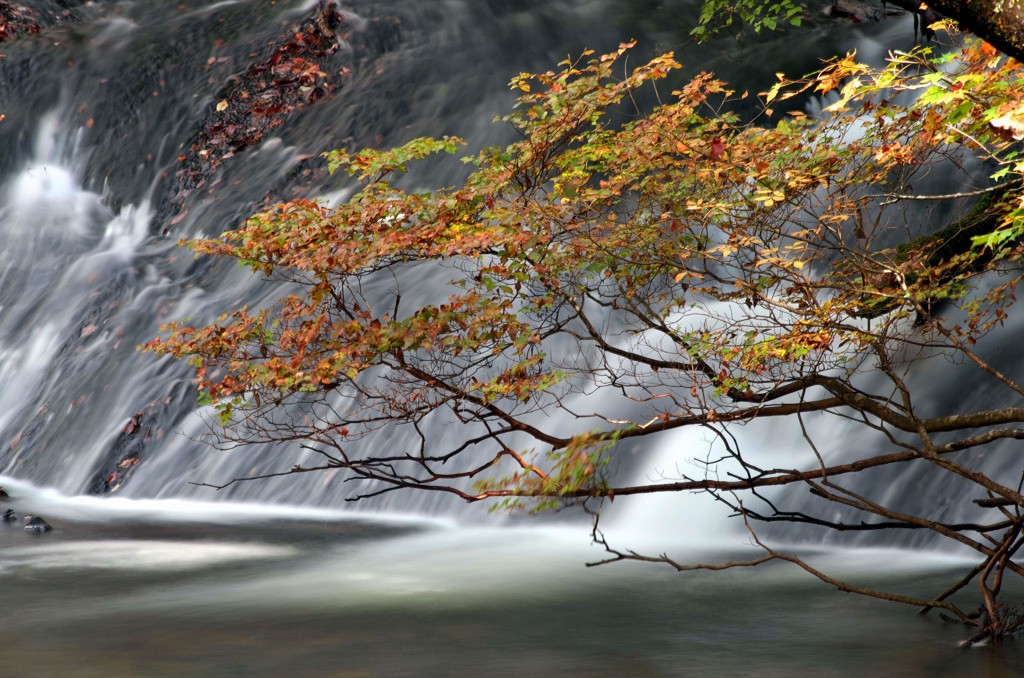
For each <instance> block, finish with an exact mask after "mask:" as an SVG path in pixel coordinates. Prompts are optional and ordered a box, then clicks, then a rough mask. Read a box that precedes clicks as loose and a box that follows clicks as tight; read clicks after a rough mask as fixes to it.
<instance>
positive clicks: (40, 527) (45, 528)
mask: <svg viewBox="0 0 1024 678" xmlns="http://www.w3.org/2000/svg"><path fill="white" fill-rule="evenodd" d="M52 529H53V527H52V526H51V525H50V523H48V522H46V521H45V520H43V519H42V518H40V517H39V516H25V530H26V531H28V532H40V533H41V532H49V531H50V530H52Z"/></svg>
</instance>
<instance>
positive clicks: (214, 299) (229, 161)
mask: <svg viewBox="0 0 1024 678" xmlns="http://www.w3.org/2000/svg"><path fill="white" fill-rule="evenodd" d="M29 4H30V5H31V3H29ZM72 4H75V3H72ZM197 4H200V5H202V3H193V4H192V5H189V6H187V7H186V6H185V5H180V3H174V2H150V3H123V4H107V3H88V4H76V5H75V6H74V7H72V9H71V10H69V11H70V14H69V15H67V16H64V17H63V18H60V19H59V20H52V21H50V22H49V23H47V24H46V25H45V26H44V30H43V31H42V32H41V33H38V34H30V35H26V36H22V37H20V38H18V39H17V40H12V41H10V42H8V43H6V44H5V45H4V46H3V51H4V53H5V55H6V56H5V57H4V58H3V59H0V113H2V114H3V119H2V120H0V147H3V148H5V149H6V151H5V152H4V153H3V154H0V196H2V201H0V232H2V233H3V236H4V248H3V250H2V251H0V283H2V284H0V382H2V384H3V390H2V391H0V474H2V475H3V476H5V477H8V478H13V479H17V480H18V481H19V482H27V483H31V484H34V485H39V486H46V487H52V488H55V489H56V490H58V491H59V492H60V493H63V494H65V495H78V494H89V493H97V494H114V495H116V496H123V497H131V498H137V499H156V498H193V499H199V500H215V499H216V500H224V499H228V500H231V501H238V502H263V503H288V504H308V505H312V506H321V507H337V506H340V505H342V503H343V499H344V498H345V496H347V495H348V494H350V493H351V490H350V489H349V488H347V487H346V486H345V485H344V484H343V483H340V482H338V480H339V479H338V478H336V477H333V476H331V475H330V474H305V475H303V476H301V477H290V478H285V479H279V480H276V481H269V482H254V483H241V484H237V485H234V486H232V487H231V488H228V489H227V490H224V491H222V492H220V493H214V492H213V491H212V490H210V489H208V488H202V487H197V486H196V485H193V484H191V483H193V482H210V483H223V482H226V481H227V480H230V479H231V478H234V477H244V476H247V475H254V474H261V473H267V472H272V471H278V470H282V469H286V468H288V467H290V466H291V465H292V464H295V463H303V462H304V461H308V460H309V459H310V457H309V456H308V453H302V452H300V451H299V450H296V449H286V448H281V447H276V448H259V447H252V448H245V449H236V450H231V451H214V450H212V449H211V448H210V447H208V446H207V445H206V444H205V443H204V442H203V437H204V433H205V431H206V428H207V424H206V423H205V420H204V417H203V415H204V412H203V410H202V409H201V408H199V407H198V406H197V404H196V392H195V388H194V386H193V385H192V384H191V381H190V378H191V371H190V368H189V367H188V366H187V365H184V364H176V363H173V362H171V361H167V360H163V361H158V360H154V359H153V357H152V356H151V355H149V354H140V353H138V352H136V350H135V347H136V346H137V345H139V344H142V343H145V342H146V341H149V340H151V339H152V338H153V337H154V336H155V334H156V332H157V328H158V327H159V326H160V325H161V324H162V323H164V322H168V321H171V320H177V319H181V318H190V319H191V322H192V323H195V324H199V323H203V322H208V321H211V320H213V319H214V318H216V317H217V316H219V315H220V314H222V313H224V312H225V311H228V310H230V309H232V308H237V307H239V306H242V305H248V306H250V307H256V308H258V307H265V306H269V305H271V304H273V303H274V301H275V300H276V299H278V298H279V297H281V296H283V295H284V291H283V290H282V289H281V288H279V287H277V286H275V285H274V284H271V283H269V282H267V281H263V280H260V279H259V278H256V277H252V276H250V275H248V273H246V272H245V271H239V270H238V268H237V267H236V266H235V265H234V264H233V263H232V262H215V261H209V260H199V261H196V260H194V259H193V257H192V256H191V254H189V253H188V252H187V251H185V250H183V249H181V248H179V247H178V246H177V245H176V242H175V241H176V240H177V239H178V238H183V237H184V238H187V237H192V236H197V235H207V236H209V235H216V234H218V233H220V232H222V231H224V230H227V229H230V228H231V227H232V226H233V225H235V224H238V223H239V222H240V221H241V220H242V219H244V218H245V217H246V216H247V215H249V214H251V213H252V212H253V211H255V210H257V209H258V208H259V207H260V206H261V205H263V204H266V203H267V202H268V201H271V202H272V201H276V200H286V199H289V198H292V197H300V196H301V197H308V198H314V199H329V198H331V197H332V196H335V197H337V196H343V195H346V194H347V193H346V192H347V191H349V190H350V189H351V187H350V186H348V185H347V184H345V180H344V179H342V178H340V177H328V176H326V173H325V172H323V168H322V166H321V165H320V164H318V163H317V162H316V157H317V155H318V154H319V153H321V152H324V151H327V150H330V149H331V148H334V147H338V146H341V145H344V144H346V143H352V144H354V145H368V146H381V145H391V144H397V143H401V142H402V141H405V140H407V139H409V138H411V137H414V136H419V135H423V134H430V135H441V134H454V135H458V136H462V137H464V138H466V139H467V141H468V144H469V148H470V150H473V149H476V148H480V147H483V146H485V145H490V144H500V143H506V142H507V141H509V140H510V138H511V136H510V132H509V130H507V129H504V128H502V127H500V126H498V125H495V124H493V123H492V122H491V118H492V117H493V116H494V115H497V114H500V113H502V112H505V111H507V110H508V107H509V105H510V103H511V101H512V95H511V94H510V93H509V92H508V89H507V86H506V83H507V81H508V80H509V78H510V77H511V76H513V75H515V74H516V73H519V72H521V71H529V70H547V69H549V68H552V67H554V65H555V64H556V63H557V62H558V61H560V60H562V59H564V58H565V57H566V56H567V55H569V54H577V53H579V52H580V51H581V50H582V49H583V48H584V47H589V48H593V49H595V50H598V51H601V50H605V51H607V50H610V49H612V48H614V46H615V45H616V44H617V43H618V42H619V41H621V40H623V39H627V38H629V37H638V38H640V39H641V46H640V47H639V48H638V54H637V58H640V57H641V56H644V55H648V54H650V53H652V52H653V51H654V50H655V49H656V48H658V47H661V48H671V47H674V46H675V47H677V48H678V49H677V58H678V59H679V60H680V61H682V62H683V63H684V64H685V65H686V66H687V73H688V74H693V73H696V72H699V71H700V70H705V69H715V70H717V71H718V73H719V75H720V77H722V78H723V79H725V80H727V81H732V82H733V83H734V84H735V85H736V86H737V87H739V88H742V86H744V84H745V83H748V84H749V86H750V87H751V91H756V90H755V89H754V88H756V87H760V86H764V85H765V84H766V83H770V82H771V81H772V79H773V76H772V75H771V74H772V73H774V72H775V71H789V72H791V73H806V72H809V71H811V70H813V69H814V68H815V66H816V64H817V63H818V59H819V58H820V57H823V56H828V55H830V54H831V53H832V52H834V51H836V49H837V46H838V49H839V50H842V49H845V48H847V47H852V46H854V45H868V46H870V45H875V46H876V51H877V50H878V46H880V45H893V46H900V47H907V46H908V43H909V41H910V40H911V39H912V36H911V34H910V31H909V28H908V24H907V23H906V22H902V23H901V22H894V23H892V24H888V25H885V26H881V27H876V28H874V29H872V30H873V31H874V32H873V33H872V34H870V35H868V34H867V33H863V34H862V33H860V32H858V29H853V28H851V27H850V26H849V25H846V24H826V23H822V24H821V25H820V26H818V27H817V28H815V29H813V30H808V31H806V32H802V33H800V36H801V40H804V41H805V49H802V50H793V49H791V44H790V41H791V39H792V38H791V37H787V35H786V34H784V33H782V34H778V35H768V36H764V37H762V38H758V39H756V40H748V41H747V42H744V43H742V44H741V43H736V42H735V41H733V40H732V39H731V38H730V39H728V40H723V41H721V42H716V43H712V44H710V45H708V46H705V47H696V46H693V43H692V41H691V40H690V39H689V37H688V35H687V34H688V31H689V28H691V26H690V25H689V24H686V22H681V21H679V20H678V17H682V16H686V17H695V16H696V10H695V7H696V3H695V2H694V0H678V1H675V2H665V3H662V4H661V5H660V6H659V8H658V9H651V8H647V9H645V10H638V9H635V8H634V6H633V5H632V3H629V2H615V1H612V0H544V1H542V0H520V1H519V2H490V1H488V2H481V1H480V0H444V1H443V2H430V3H424V2H411V1H408V0H392V1H388V2H370V1H369V0H356V1H354V2H351V3H344V8H343V9H344V13H343V16H344V17H346V18H345V20H346V21H347V22H348V23H347V24H346V26H347V29H346V30H347V31H348V32H347V33H346V34H345V37H343V38H341V37H339V38H338V40H339V45H340V47H339V50H338V52H337V53H336V54H335V55H333V56H332V57H331V60H330V61H329V63H330V64H331V66H332V67H334V68H336V69H337V70H338V72H339V73H340V72H341V70H343V69H345V70H346V74H345V75H344V77H341V78H340V79H338V81H337V86H336V89H334V90H331V91H329V92H327V93H326V94H325V95H324V96H323V97H322V98H321V99H319V100H317V101H315V102H313V101H312V99H310V103H309V104H308V105H302V106H299V107H298V108H296V110H294V111H292V112H291V113H290V114H289V115H286V116H284V117H282V118H281V120H280V121H279V123H277V124H274V125H271V126H269V127H268V128H267V129H266V130H264V131H263V132H262V137H261V138H260V139H259V140H258V142H256V143H253V144H251V145H248V146H246V147H244V148H239V149H237V150H236V151H235V152H233V153H232V154H227V155H223V156H219V158H218V162H219V165H218V166H217V168H216V173H215V174H211V175H210V176H208V177H206V179H207V180H208V182H207V183H205V184H204V185H201V186H199V185H194V184H198V183H199V182H196V181H193V183H192V184H186V183H182V182H181V181H178V179H179V177H180V176H182V175H181V174H180V173H181V172H182V171H183V170H182V167H184V166H185V165H184V164H183V163H184V162H185V161H182V158H186V157H189V158H191V157H192V156H191V155H190V154H194V149H193V148H192V145H193V144H195V143H196V140H197V139H199V138H201V134H205V133H207V132H204V129H208V128H209V124H210V120H211V115H212V114H213V113H212V112H213V111H214V110H215V107H216V106H217V105H218V100H219V98H221V99H223V97H225V96H226V95H225V94H224V93H225V92H228V91H229V90H228V89H226V88H229V87H230V86H231V83H233V82H237V81H239V80H240V79H243V78H244V77H245V74H246V73H247V72H248V71H247V69H249V68H250V67H251V66H252V64H256V63H259V62H260V60H263V59H267V58H268V56H269V55H270V54H272V53H273V50H274V45H275V44H278V43H280V42H281V41H282V40H287V39H288V36H289V35H290V32H291V31H293V30H294V27H295V26H296V25H298V24H299V23H301V22H302V21H303V20H304V19H305V18H306V17H307V16H308V15H309V14H310V12H311V11H312V9H313V4H314V3H312V2H309V1H304V2H298V1H293V2H278V3H276V4H275V3H266V2H258V1H256V0H238V1H233V2H214V3H206V4H205V5H202V6H198V7H197V6H195V5H197ZM42 6H43V3H39V4H38V5H37V6H36V8H37V9H38V10H39V11H40V14H42V10H41V9H40V8H41V7H42ZM662 19H664V20H662ZM670 19H671V20H670ZM684 24H685V25H684ZM338 30H340V29H338ZM865 30H867V29H865ZM204 126H206V127H205V128H204ZM208 136H209V135H208ZM464 171H465V170H464V168H463V167H462V166H461V165H460V164H459V163H455V162H452V163H440V164H435V165H431V166H429V167H427V168H425V169H421V170H419V171H416V170H414V172H413V174H411V175H410V176H409V178H408V181H409V182H411V183H414V184H417V185H451V184H455V183H457V182H458V181H459V179H460V178H461V176H463V174H462V173H463V172H464ZM176 181H178V183H175V182H176ZM183 187H185V188H183ZM424 275H427V274H424ZM431 284H433V283H432V281H431V279H430V278H425V279H424V281H423V285H424V286H429V285H431ZM395 435H396V438H395V442H396V444H397V443H399V442H401V439H400V437H397V436H401V435H404V434H402V433H398V432H396V434H395ZM433 435H436V436H453V435H458V433H457V432H453V431H448V430H444V431H434V432H433ZM793 437H794V436H787V437H786V439H788V438H793ZM706 444H707V441H704V440H702V439H699V436H698V439H693V440H691V439H690V438H686V439H684V440H681V439H679V438H670V437H667V436H666V437H665V438H664V439H663V440H662V441H661V442H658V443H657V446H658V448H659V450H660V451H657V450H656V452H657V454H658V455H660V456H659V457H658V458H657V459H655V460H654V462H653V466H652V468H658V469H661V470H664V471H665V472H666V473H671V472H672V467H673V466H674V465H675V464H678V463H680V461H681V460H682V461H683V463H685V460H686V459H689V458H690V457H692V456H702V455H701V454H700V453H696V454H693V450H694V448H695V447H699V446H701V445H706ZM780 445H781V444H780ZM680 450H682V453H683V454H684V456H683V457H680ZM649 453H650V450H647V451H646V452H645V451H644V450H638V451H637V452H636V453H635V454H636V455H637V456H642V455H644V454H649ZM304 454H305V455H306V456H304ZM633 466H635V465H631V464H624V470H623V473H631V472H634V471H633ZM657 501H658V502H661V501H664V500H657ZM669 501H671V500H669ZM439 502H440V503H439ZM453 506H454V504H453V503H451V502H446V501H445V500H438V499H437V498H435V497H424V496H420V495H416V494H413V493H407V494H393V495H390V496H388V497H387V498H384V499H381V500H378V501H375V502H373V503H372V504H368V505H367V506H366V507H365V508H366V509H370V510H379V509H384V510H389V511H402V512H430V511H447V510H452V508H451V507H453ZM646 511H650V512H652V513H655V514H661V515H665V514H667V513H668V510H667V509H665V508H664V507H662V508H658V507H654V508H650V509H645V512H646ZM645 515H648V514H647V513H645ZM623 520H624V521H627V519H626V518H623ZM632 521H639V522H641V523H642V522H649V521H648V520H647V519H646V518H643V517H635V516H634V517H633V518H630V519H629V520H628V521H627V522H632ZM702 534H703V535H704V537H708V538H711V537H712V535H709V534H707V533H706V532H704V533H702Z"/></svg>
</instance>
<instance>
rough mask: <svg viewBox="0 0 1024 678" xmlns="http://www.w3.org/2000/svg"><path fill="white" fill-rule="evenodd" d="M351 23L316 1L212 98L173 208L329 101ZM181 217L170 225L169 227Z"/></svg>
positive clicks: (177, 179) (183, 162) (184, 162)
mask: <svg viewBox="0 0 1024 678" xmlns="http://www.w3.org/2000/svg"><path fill="white" fill-rule="evenodd" d="M354 23H357V22H354V21H353V20H352V17H350V16H348V15H346V14H343V13H342V12H341V11H339V9H338V8H337V7H336V6H335V4H334V3H333V2H327V1H326V0H321V1H320V2H319V3H318V4H317V6H316V9H315V10H314V12H313V15H312V16H311V17H310V18H308V19H307V20H306V21H305V22H304V23H302V24H301V25H300V26H298V27H297V29H295V31H294V33H290V34H289V35H288V37H286V38H285V39H283V40H282V41H281V43H280V44H279V45H278V46H277V49H275V50H274V52H273V54H271V55H270V56H269V57H267V58H266V59H264V60H262V61H258V62H256V63H253V64H251V65H250V66H249V68H248V70H246V71H245V72H244V73H242V74H240V75H238V76H236V77H235V78H234V79H232V80H231V81H230V82H229V83H228V84H227V85H225V86H224V87H223V88H222V89H221V91H220V92H219V93H218V94H217V96H216V102H215V103H214V104H212V107H211V110H209V111H207V113H206V115H205V122H204V124H203V126H202V128H201V129H200V131H199V133H198V134H197V135H196V137H195V138H194V139H193V142H192V143H191V145H190V146H189V147H188V148H187V149H186V150H185V152H184V153H183V154H182V155H181V156H179V158H178V160H179V163H180V165H179V169H178V170H177V172H176V173H175V175H174V182H173V184H174V186H173V188H172V191H173V195H172V197H171V199H170V201H171V203H172V204H173V205H174V206H175V207H179V208H180V207H181V206H182V205H183V204H184V202H185V199H186V198H187V197H188V196H189V194H190V193H192V192H193V191H196V190H199V189H202V188H203V187H204V186H207V185H208V184H209V183H210V180H211V178H212V177H213V175H214V174H215V173H216V172H217V169H218V167H219V166H220V164H221V163H222V162H224V161H225V160H228V159H229V158H231V157H234V156H235V155H236V154H238V153H241V152H242V151H244V150H245V149H247V148H249V147H251V146H254V145H256V144H258V143H259V142H260V141H261V140H262V139H263V136H264V134H266V133H267V132H268V131H269V130H271V129H273V128H274V127H277V126H278V125H280V124H281V123H282V122H283V121H284V119H285V118H286V117H288V116H289V115H291V114H292V113H293V112H294V111H295V110H297V109H299V108H303V107H306V106H311V105H313V104H315V103H317V102H318V101H320V100H322V99H324V98H325V97H328V96H330V95H331V94H332V93H333V92H334V91H335V90H336V89H337V88H338V87H340V86H341V81H342V80H343V79H345V78H346V77H348V75H349V73H350V69H349V68H348V67H345V68H338V64H336V63H334V60H333V59H332V57H333V56H334V55H335V54H336V53H337V52H338V49H339V44H343V43H345V41H346V39H347V38H348V37H349V36H350V34H351V30H352V29H353V27H354V26H353V25H352V24H354ZM184 216H185V212H182V213H181V214H179V215H178V216H177V217H175V218H173V219H171V221H170V225H172V226H173V225H174V224H175V223H177V221H179V220H180V219H181V218H183V217H184Z"/></svg>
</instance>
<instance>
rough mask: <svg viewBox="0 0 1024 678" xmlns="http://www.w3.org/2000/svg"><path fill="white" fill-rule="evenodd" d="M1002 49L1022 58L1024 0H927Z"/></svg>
mask: <svg viewBox="0 0 1024 678" xmlns="http://www.w3.org/2000/svg"><path fill="white" fill-rule="evenodd" d="M928 5H930V6H931V7H933V8H934V9H935V10H936V11H938V12H941V13H942V14H944V15H945V16H948V17H950V18H951V19H955V20H956V21H957V23H959V24H960V26H961V27H962V28H965V29H967V30H969V31H971V32H972V33H974V34H975V35H977V36H978V37H979V38H982V39H984V40H986V41H987V42H989V43H991V44H992V46H993V47H996V48H997V49H999V50H1000V51H1001V52H1003V53H1005V54H1007V55H1009V56H1012V57H1013V58H1015V59H1017V60H1018V61H1024V0H928Z"/></svg>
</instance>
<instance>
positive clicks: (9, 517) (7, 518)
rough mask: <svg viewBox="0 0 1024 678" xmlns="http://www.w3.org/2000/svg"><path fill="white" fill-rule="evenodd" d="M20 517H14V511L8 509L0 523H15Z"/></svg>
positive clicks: (0, 518) (1, 517)
mask: <svg viewBox="0 0 1024 678" xmlns="http://www.w3.org/2000/svg"><path fill="white" fill-rule="evenodd" d="M17 519H18V517H17V516H16V515H14V509H7V510H6V511H4V513H3V515H2V516H0V523H13V522H14V521H15V520H17Z"/></svg>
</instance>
